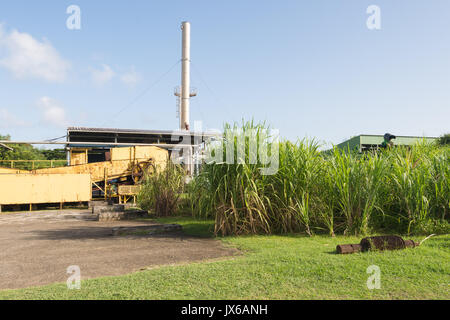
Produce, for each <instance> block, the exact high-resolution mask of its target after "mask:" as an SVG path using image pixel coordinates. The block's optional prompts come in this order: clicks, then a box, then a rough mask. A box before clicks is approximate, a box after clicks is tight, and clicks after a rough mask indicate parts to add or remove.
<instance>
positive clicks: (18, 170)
mask: <svg viewBox="0 0 450 320" xmlns="http://www.w3.org/2000/svg"><path fill="white" fill-rule="evenodd" d="M26 172H29V171H26V170H20V169H11V168H2V167H0V174H2V173H26Z"/></svg>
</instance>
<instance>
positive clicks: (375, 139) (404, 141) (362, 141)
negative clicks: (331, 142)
mask: <svg viewBox="0 0 450 320" xmlns="http://www.w3.org/2000/svg"><path fill="white" fill-rule="evenodd" d="M383 140H384V138H383V136H382V135H369V134H362V135H359V136H356V137H353V138H351V139H350V140H347V141H344V142H342V143H340V144H338V145H337V147H338V148H339V149H347V148H350V150H355V149H356V150H358V151H359V152H364V151H368V150H373V149H378V148H380V147H381V143H382V142H383ZM422 140H425V141H426V142H427V143H434V142H435V141H437V140H438V138H436V137H412V136H397V138H396V139H395V140H392V141H393V142H394V145H396V146H399V145H400V146H401V145H403V146H405V145H406V146H412V145H414V144H415V143H417V142H419V141H422Z"/></svg>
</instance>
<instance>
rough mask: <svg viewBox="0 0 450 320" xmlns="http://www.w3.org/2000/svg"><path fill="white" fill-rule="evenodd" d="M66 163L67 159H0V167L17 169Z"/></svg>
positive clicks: (58, 165) (60, 165) (54, 166)
mask: <svg viewBox="0 0 450 320" xmlns="http://www.w3.org/2000/svg"><path fill="white" fill-rule="evenodd" d="M66 165H67V160H0V167H4V168H11V169H19V170H37V169H47V168H56V167H65V166H66Z"/></svg>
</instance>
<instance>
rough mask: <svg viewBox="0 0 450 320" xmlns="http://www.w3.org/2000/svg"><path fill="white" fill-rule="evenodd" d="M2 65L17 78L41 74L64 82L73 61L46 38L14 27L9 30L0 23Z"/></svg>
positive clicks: (39, 76)
mask: <svg viewBox="0 0 450 320" xmlns="http://www.w3.org/2000/svg"><path fill="white" fill-rule="evenodd" d="M0 66H1V67H3V68H5V69H7V70H9V71H10V72H11V73H12V74H13V75H14V76H15V77H16V78H18V79H24V78H38V79H44V80H46V81H49V82H62V81H64V80H65V79H66V77H67V72H68V70H69V69H70V63H69V62H68V61H66V60H64V59H62V58H61V56H60V55H59V53H58V51H57V50H56V49H55V48H54V47H53V46H52V45H51V44H50V42H48V41H47V40H46V39H43V41H39V40H36V39H35V38H33V37H32V36H31V35H29V34H28V33H22V32H19V31H17V30H12V31H11V32H10V33H6V32H5V31H4V30H3V27H2V26H1V25H0Z"/></svg>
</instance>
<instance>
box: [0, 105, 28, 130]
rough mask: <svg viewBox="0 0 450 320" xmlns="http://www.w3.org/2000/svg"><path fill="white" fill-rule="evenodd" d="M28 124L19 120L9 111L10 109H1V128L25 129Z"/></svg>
mask: <svg viewBox="0 0 450 320" xmlns="http://www.w3.org/2000/svg"><path fill="white" fill-rule="evenodd" d="M27 125H29V123H28V122H26V121H24V120H22V119H20V118H18V117H17V116H15V115H14V114H12V113H11V112H9V111H8V109H5V108H1V109H0V128H13V127H25V126H27Z"/></svg>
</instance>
